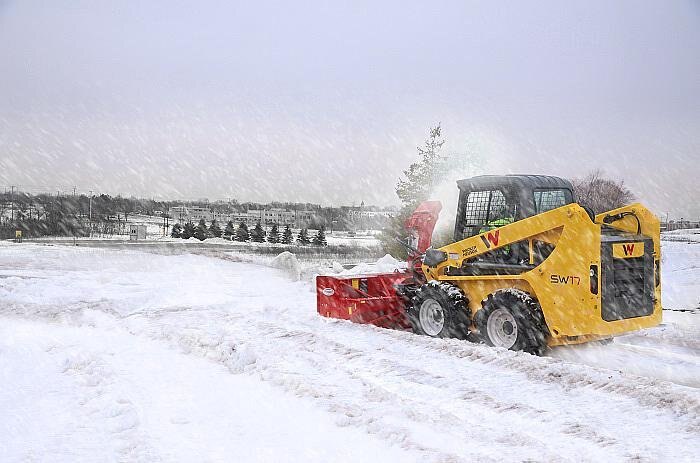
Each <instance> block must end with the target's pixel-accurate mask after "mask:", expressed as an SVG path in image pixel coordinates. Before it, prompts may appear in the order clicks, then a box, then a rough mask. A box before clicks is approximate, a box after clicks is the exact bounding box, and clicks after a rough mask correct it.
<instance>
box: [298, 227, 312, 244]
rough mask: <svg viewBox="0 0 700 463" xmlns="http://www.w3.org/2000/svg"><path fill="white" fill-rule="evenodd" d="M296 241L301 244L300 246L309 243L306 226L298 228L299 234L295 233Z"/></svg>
mask: <svg viewBox="0 0 700 463" xmlns="http://www.w3.org/2000/svg"><path fill="white" fill-rule="evenodd" d="M297 243H299V244H301V245H302V246H306V245H307V244H310V243H311V240H310V239H309V231H308V230H307V229H306V228H302V229H301V230H299V234H298V235H297Z"/></svg>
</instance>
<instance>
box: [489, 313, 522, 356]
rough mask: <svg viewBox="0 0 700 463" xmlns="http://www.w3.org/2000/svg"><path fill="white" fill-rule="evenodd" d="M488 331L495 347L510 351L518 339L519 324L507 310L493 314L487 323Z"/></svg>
mask: <svg viewBox="0 0 700 463" xmlns="http://www.w3.org/2000/svg"><path fill="white" fill-rule="evenodd" d="M486 331H487V334H488V336H489V339H490V340H491V343H492V344H493V345H494V346H498V347H504V348H506V349H510V348H511V347H513V346H514V345H515V341H516V340H517V339H518V324H517V323H515V317H513V314H511V313H510V312H509V311H507V310H506V309H496V310H494V311H493V312H491V315H489V319H488V320H487V321H486Z"/></svg>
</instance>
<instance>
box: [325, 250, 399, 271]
mask: <svg viewBox="0 0 700 463" xmlns="http://www.w3.org/2000/svg"><path fill="white" fill-rule="evenodd" d="M406 266H407V265H406V262H403V261H400V260H397V259H394V258H393V257H392V256H391V255H389V254H386V255H385V256H384V257H382V258H380V259H378V260H377V261H376V262H371V263H362V264H357V265H355V266H353V267H352V268H349V269H346V268H343V266H342V265H340V264H338V263H334V265H333V273H336V274H339V275H374V274H377V273H392V272H398V271H400V270H403V269H405V268H406Z"/></svg>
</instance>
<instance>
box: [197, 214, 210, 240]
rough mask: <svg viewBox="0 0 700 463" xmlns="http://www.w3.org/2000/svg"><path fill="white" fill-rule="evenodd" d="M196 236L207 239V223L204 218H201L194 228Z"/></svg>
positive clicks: (199, 238)
mask: <svg viewBox="0 0 700 463" xmlns="http://www.w3.org/2000/svg"><path fill="white" fill-rule="evenodd" d="M194 237H195V238H197V239H198V240H199V241H204V240H205V239H207V224H206V222H205V221H204V219H199V223H198V224H197V227H196V228H195V229H194Z"/></svg>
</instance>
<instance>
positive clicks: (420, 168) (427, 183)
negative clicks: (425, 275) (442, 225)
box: [379, 124, 446, 258]
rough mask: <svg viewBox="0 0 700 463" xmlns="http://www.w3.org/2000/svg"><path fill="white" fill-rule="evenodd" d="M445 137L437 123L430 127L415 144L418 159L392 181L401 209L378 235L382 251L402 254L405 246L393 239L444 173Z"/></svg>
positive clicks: (404, 254) (397, 254)
mask: <svg viewBox="0 0 700 463" xmlns="http://www.w3.org/2000/svg"><path fill="white" fill-rule="evenodd" d="M443 144H445V140H444V139H443V138H442V129H441V127H440V124H438V125H437V126H435V127H433V128H431V129H430V133H429V135H428V139H427V140H426V141H425V144H424V146H422V147H420V146H419V147H418V148H417V149H418V155H419V156H420V160H419V161H418V162H414V163H413V164H411V165H410V166H409V167H408V169H407V170H405V171H404V172H403V177H402V178H400V179H399V181H398V183H397V184H396V195H397V196H398V197H399V199H400V200H401V204H402V207H401V210H400V211H399V213H398V214H396V215H395V216H394V217H392V218H391V221H390V222H389V224H388V225H387V226H386V227H385V228H384V230H382V234H381V236H380V237H379V240H380V242H381V243H382V247H383V248H384V251H385V252H387V253H389V254H391V255H393V256H394V257H397V258H401V257H404V258H405V257H406V255H407V252H406V249H405V248H404V247H403V246H401V245H400V244H398V243H397V242H396V238H397V237H404V236H405V235H406V231H405V230H404V222H405V221H406V219H408V217H409V216H410V215H411V214H412V213H413V211H414V210H415V209H416V207H417V206H418V204H420V203H421V202H423V201H425V200H427V199H428V198H429V196H430V194H431V193H432V190H433V187H435V186H436V185H437V184H438V183H439V181H440V177H441V176H443V175H444V174H445V172H444V171H445V166H446V159H445V157H443V156H442V155H441V154H440V149H441V148H442V145H443Z"/></svg>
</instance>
